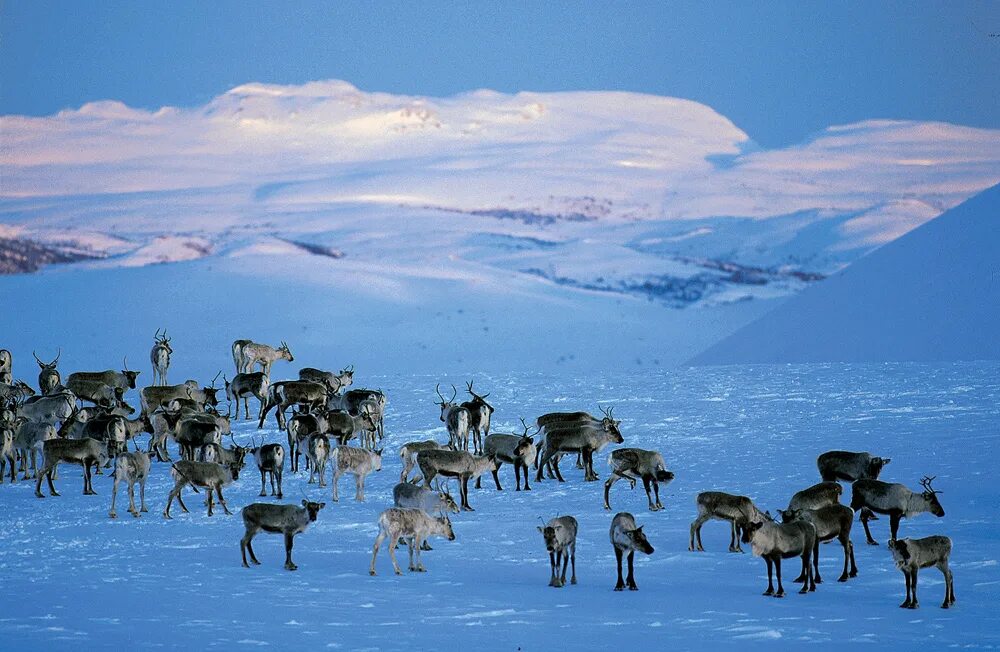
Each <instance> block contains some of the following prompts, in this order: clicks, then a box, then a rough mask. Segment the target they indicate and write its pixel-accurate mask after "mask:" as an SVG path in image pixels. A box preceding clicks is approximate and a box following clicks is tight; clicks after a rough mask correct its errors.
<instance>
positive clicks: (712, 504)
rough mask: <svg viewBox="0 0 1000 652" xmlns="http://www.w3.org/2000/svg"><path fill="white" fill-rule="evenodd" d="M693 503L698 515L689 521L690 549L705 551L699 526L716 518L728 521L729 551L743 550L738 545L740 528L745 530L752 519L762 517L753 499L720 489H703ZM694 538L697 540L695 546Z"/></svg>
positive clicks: (755, 519)
mask: <svg viewBox="0 0 1000 652" xmlns="http://www.w3.org/2000/svg"><path fill="white" fill-rule="evenodd" d="M695 504H696V505H697V506H698V516H697V518H695V519H694V521H692V522H691V542H690V544H689V545H688V550H690V551H698V552H705V548H703V547H702V545H701V526H702V525H704V524H705V523H706V522H707V521H710V520H712V519H717V520H720V521H729V525H730V538H729V552H743V549H742V548H741V547H740V530H741V529H742V530H746V527H747V525H749V524H750V523H751V522H752V521H757V520H760V519H761V518H764V515H763V514H762V513H761V511H760V510H759V509H757V506H756V505H754V504H753V501H752V500H750V499H749V498H747V497H746V496H735V495H733V494H727V493H724V492H722V491H704V492H702V493H700V494H698V496H697V498H695ZM695 538H697V540H698V545H697V547H696V546H695Z"/></svg>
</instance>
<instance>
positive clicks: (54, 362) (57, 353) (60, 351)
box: [52, 346, 62, 367]
mask: <svg viewBox="0 0 1000 652" xmlns="http://www.w3.org/2000/svg"><path fill="white" fill-rule="evenodd" d="M61 355H62V347H61V346H60V347H59V349H58V350H57V351H56V359H55V360H53V361H52V366H53V367H54V366H56V365H57V364H59V356H61Z"/></svg>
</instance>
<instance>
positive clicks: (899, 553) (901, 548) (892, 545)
mask: <svg viewBox="0 0 1000 652" xmlns="http://www.w3.org/2000/svg"><path fill="white" fill-rule="evenodd" d="M886 547H887V548H888V549H889V552H891V553H892V556H893V558H894V559H896V563H897V564H902V565H904V566H905V565H906V564H907V563H909V561H910V548H909V546H907V545H906V540H905V539H889V542H888V543H886Z"/></svg>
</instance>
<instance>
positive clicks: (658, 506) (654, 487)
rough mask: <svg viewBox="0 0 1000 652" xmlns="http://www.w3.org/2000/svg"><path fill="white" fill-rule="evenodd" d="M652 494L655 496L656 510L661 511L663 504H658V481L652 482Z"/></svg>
mask: <svg viewBox="0 0 1000 652" xmlns="http://www.w3.org/2000/svg"><path fill="white" fill-rule="evenodd" d="M653 493H654V494H656V510H657V511H659V510H661V509H663V503H661V502H660V482H659V481H658V480H655V479H654V480H653Z"/></svg>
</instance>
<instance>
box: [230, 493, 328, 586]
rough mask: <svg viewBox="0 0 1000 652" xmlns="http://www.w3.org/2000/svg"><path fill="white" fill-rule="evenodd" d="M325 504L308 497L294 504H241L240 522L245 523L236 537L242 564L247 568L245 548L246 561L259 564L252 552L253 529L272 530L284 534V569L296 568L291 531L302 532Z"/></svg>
mask: <svg viewBox="0 0 1000 652" xmlns="http://www.w3.org/2000/svg"><path fill="white" fill-rule="evenodd" d="M324 507H326V503H314V502H310V501H308V500H303V501H302V507H297V506H296V505H269V504H267V503H253V504H252V505H247V506H246V507H244V508H243V511H242V512H241V514H242V516H243V525H244V526H246V533H245V534H244V535H243V538H242V539H240V553H242V555H243V567H244V568H250V564H248V563H247V552H249V553H250V561H251V562H253V563H254V565H257V566H259V565H260V562H259V561H257V555H255V554H253V545H252V544H253V538H254V537H255V536H257V533H258V532H260V531H261V530H263V531H264V532H272V533H274V534H283V535H284V537H285V569H286V570H290V571H293V570H298V568H299V567H298V566H296V565H295V563H294V562H293V561H292V544H293V543H294V541H295V535H296V534H299V533H300V532H305V531H306V528H307V527H309V524H310V523H313V522H314V521H315V520H316V517H317V516H318V515H319V510H321V509H323V508H324Z"/></svg>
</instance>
